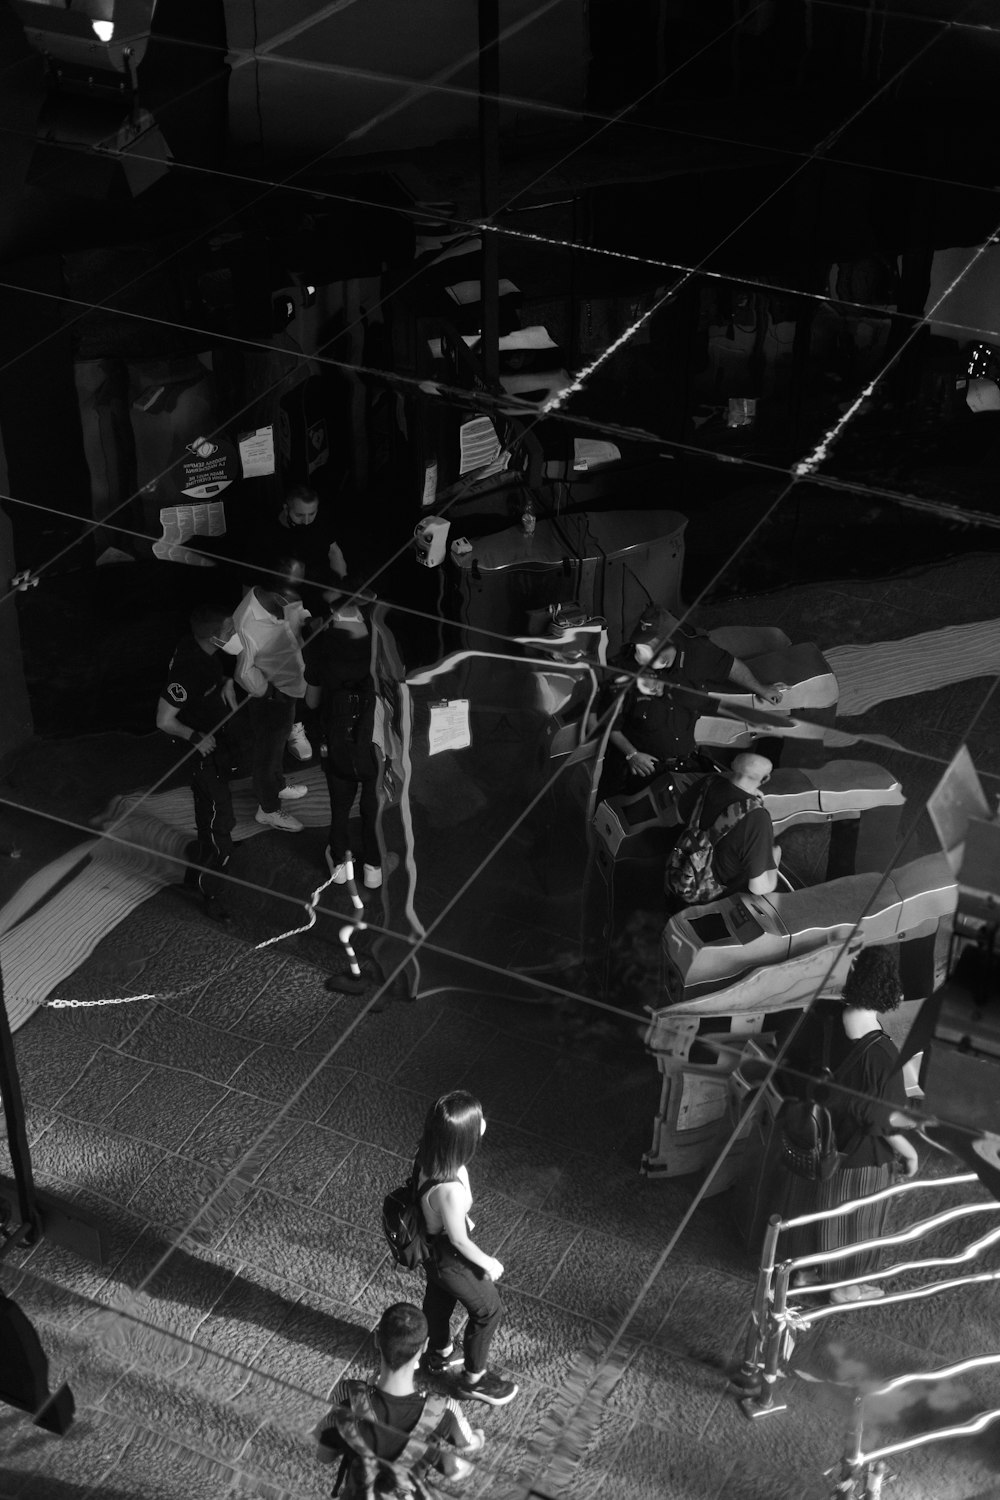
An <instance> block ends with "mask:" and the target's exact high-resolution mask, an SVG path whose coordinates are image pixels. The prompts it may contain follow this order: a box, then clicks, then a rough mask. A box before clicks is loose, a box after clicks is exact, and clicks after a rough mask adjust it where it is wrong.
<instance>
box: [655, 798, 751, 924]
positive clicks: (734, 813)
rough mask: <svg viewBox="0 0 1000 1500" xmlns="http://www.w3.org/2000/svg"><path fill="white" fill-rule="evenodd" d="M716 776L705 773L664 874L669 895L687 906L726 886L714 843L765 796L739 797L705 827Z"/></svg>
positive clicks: (713, 897)
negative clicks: (716, 867) (707, 801)
mask: <svg viewBox="0 0 1000 1500" xmlns="http://www.w3.org/2000/svg"><path fill="white" fill-rule="evenodd" d="M713 779H714V778H713V777H711V776H706V778H705V784H704V786H703V787H702V789H701V792H700V793H699V795H698V800H697V802H696V803H695V805H694V811H693V812H692V814H691V820H690V822H689V823H688V825H687V827H686V828H685V829H684V832H683V833H682V834H681V836H680V838H679V839H678V840H677V842H676V844H675V845H674V847H673V848H672V849H671V851H670V853H669V854H668V855H667V869H666V874H665V875H664V880H663V884H664V889H665V890H666V893H667V895H668V896H675V897H676V898H677V899H678V900H679V901H683V902H684V904H685V906H698V905H700V904H702V903H703V902H705V901H718V899H719V897H720V896H721V895H723V894H724V892H725V887H724V886H722V885H720V884H719V882H718V881H717V880H716V878H715V871H714V862H715V846H716V844H718V842H719V841H720V839H722V838H724V837H725V835H726V834H727V833H728V832H729V830H730V829H731V828H735V827H736V825H737V823H739V822H741V821H742V820H743V819H744V818H745V817H746V815H747V813H748V812H751V811H752V809H753V808H755V807H763V805H764V803H763V799H762V798H760V797H752V798H750V800H749V801H747V800H746V798H744V797H737V798H736V799H735V801H733V802H731V803H730V804H729V806H728V807H726V808H724V810H723V811H722V812H721V813H720V814H719V816H718V817H717V818H716V820H715V822H714V823H712V824H711V826H710V827H708V828H702V826H701V818H702V813H703V812H704V808H705V799H706V798H707V796H708V793H709V791H710V789H711V786H712V782H713Z"/></svg>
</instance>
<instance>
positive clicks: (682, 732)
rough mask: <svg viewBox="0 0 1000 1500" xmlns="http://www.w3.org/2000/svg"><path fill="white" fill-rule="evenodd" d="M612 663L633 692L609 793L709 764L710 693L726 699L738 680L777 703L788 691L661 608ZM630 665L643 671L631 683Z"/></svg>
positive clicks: (614, 750)
mask: <svg viewBox="0 0 1000 1500" xmlns="http://www.w3.org/2000/svg"><path fill="white" fill-rule="evenodd" d="M611 665H613V666H616V667H618V668H619V669H620V670H621V671H622V675H621V677H619V678H618V679H617V680H616V682H615V684H614V687H615V690H616V691H621V689H622V687H624V688H625V696H624V699H623V701H622V707H621V712H620V714H619V716H618V719H617V720H616V723H615V727H614V729H613V730H612V731H611V736H610V740H609V745H608V756H607V760H606V762H605V774H604V778H603V780H602V783H601V796H602V797H610V796H614V795H616V794H618V793H620V792H626V793H628V792H634V791H637V790H638V789H639V788H640V787H641V786H642V784H643V782H644V781H647V780H648V779H649V778H650V777H651V776H656V775H659V773H660V772H661V771H669V770H706V769H708V767H707V766H705V765H702V764H701V763H700V762H699V760H698V758H697V749H696V745H695V738H694V732H695V726H696V724H697V722H698V718H699V715H700V714H702V713H703V712H704V711H705V709H704V695H708V696H710V697H711V696H714V697H721V696H723V694H724V693H725V692H726V691H727V685H728V684H730V683H733V684H735V685H736V686H737V687H738V688H739V689H742V691H744V692H749V693H755V694H756V695H757V696H758V697H759V698H762V699H763V700H764V701H765V702H767V703H769V704H776V703H780V702H781V697H782V694H783V692H784V690H785V684H784V683H782V682H773V683H763V682H760V681H758V679H757V678H756V677H755V676H754V674H753V672H752V671H751V669H750V668H749V667H748V666H747V664H746V662H743V661H740V660H739V658H738V657H735V656H733V655H732V654H731V652H729V651H724V650H723V649H722V647H721V646H716V645H714V644H713V642H712V641H710V640H709V638H708V636H706V635H702V634H701V633H700V632H698V631H694V630H688V629H687V628H686V627H684V626H682V625H681V624H680V622H679V620H678V619H677V617H676V615H673V614H671V613H670V611H669V610H666V609H660V608H657V607H655V606H654V607H652V608H650V609H648V610H646V612H645V613H644V614H643V616H642V618H641V619H640V621H639V624H638V625H637V626H636V628H635V630H634V631H633V632H632V638H631V640H630V641H629V643H628V645H627V646H626V647H625V648H624V649H623V650H622V651H621V652H620V653H619V655H618V657H617V659H616V660H615V662H613V663H611ZM626 670H627V672H628V673H635V674H637V675H636V676H635V679H634V681H632V682H631V683H630V682H629V677H628V676H626V675H625V672H626ZM728 691H729V692H732V691H733V689H732V688H731V687H728ZM699 695H702V696H699Z"/></svg>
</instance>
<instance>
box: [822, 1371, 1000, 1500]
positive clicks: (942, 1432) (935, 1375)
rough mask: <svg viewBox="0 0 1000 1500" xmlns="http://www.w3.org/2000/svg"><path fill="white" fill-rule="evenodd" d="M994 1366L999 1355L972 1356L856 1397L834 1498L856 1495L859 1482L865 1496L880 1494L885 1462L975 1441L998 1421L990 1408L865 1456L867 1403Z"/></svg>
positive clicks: (902, 1377) (995, 1410)
mask: <svg viewBox="0 0 1000 1500" xmlns="http://www.w3.org/2000/svg"><path fill="white" fill-rule="evenodd" d="M996 1365H1000V1354H979V1355H974V1356H973V1357H972V1358H970V1359H963V1360H960V1361H959V1362H958V1364H954V1365H945V1366H943V1367H942V1368H941V1369H937V1370H918V1371H913V1372H912V1373H911V1374H908V1375H897V1376H896V1378H895V1379H894V1380H888V1381H886V1383H885V1384H884V1385H881V1386H878V1387H877V1388H876V1389H874V1390H869V1391H866V1392H865V1393H864V1394H863V1395H859V1396H858V1397H857V1398H856V1399H855V1403H854V1421H853V1422H852V1424H851V1431H850V1433H849V1436H848V1441H849V1450H848V1452H846V1453H845V1454H844V1455H843V1457H842V1458H841V1461H840V1465H839V1474H840V1478H839V1480H838V1482H837V1483H836V1485H835V1487H834V1491H833V1493H834V1495H836V1496H837V1497H844V1496H847V1495H848V1494H851V1495H857V1494H858V1485H859V1484H860V1483H861V1481H862V1480H864V1483H865V1490H864V1493H865V1495H871V1494H881V1484H880V1480H881V1478H882V1477H883V1475H884V1470H885V1460H886V1459H887V1458H893V1457H896V1456H898V1455H899V1454H900V1453H909V1452H910V1451H911V1450H913V1449H915V1448H926V1447H928V1446H929V1445H930V1444H931V1443H943V1442H947V1441H949V1440H950V1439H951V1438H962V1437H975V1436H976V1435H977V1434H978V1433H980V1432H985V1431H986V1429H987V1428H988V1427H991V1426H992V1425H993V1423H994V1422H996V1421H997V1420H998V1419H1000V1407H994V1408H992V1409H991V1410H989V1411H982V1412H980V1413H979V1414H978V1416H975V1417H972V1418H970V1419H969V1421H968V1422H961V1423H956V1424H955V1425H954V1426H951V1427H935V1428H932V1429H930V1430H929V1431H927V1432H919V1433H917V1434H916V1435H915V1436H914V1437H910V1438H904V1439H902V1440H901V1441H900V1442H898V1443H885V1444H883V1446H882V1447H881V1448H872V1449H870V1450H869V1451H868V1452H867V1453H866V1452H864V1451H863V1449H862V1447H861V1437H862V1432H863V1429H864V1420H865V1405H866V1403H867V1402H869V1401H877V1400H878V1399H879V1397H880V1396H887V1395H889V1394H890V1393H891V1392H892V1391H898V1390H901V1389H902V1388H903V1387H904V1386H908V1385H924V1384H928V1383H930V1382H934V1383H937V1382H938V1381H941V1380H951V1379H953V1378H954V1377H955V1376H957V1375H964V1374H966V1373H967V1372H968V1371H969V1370H979V1369H984V1368H986V1367H989V1366H996ZM835 1472H836V1466H835V1467H834V1468H832V1469H827V1470H826V1474H827V1476H828V1477H829V1476H832V1475H833V1474H834V1473H835Z"/></svg>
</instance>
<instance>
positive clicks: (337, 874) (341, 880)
mask: <svg viewBox="0 0 1000 1500" xmlns="http://www.w3.org/2000/svg"><path fill="white" fill-rule="evenodd" d="M323 853H324V855H325V856H326V868H327V869H328V870H329V871H330V879H331V880H332V881H333V883H334V885H346V884H347V879H348V874H349V871H348V868H347V865H346V864H339V865H338V864H335V863H334V859H333V855H332V854H331V853H330V845H329V844H327V846H326V848H325V849H324V850H323Z"/></svg>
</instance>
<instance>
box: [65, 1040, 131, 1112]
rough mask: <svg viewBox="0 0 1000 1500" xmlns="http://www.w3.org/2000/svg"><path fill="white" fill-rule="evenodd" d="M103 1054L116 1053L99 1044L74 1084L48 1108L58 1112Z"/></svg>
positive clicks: (112, 1049) (110, 1048)
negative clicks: (68, 1095)
mask: <svg viewBox="0 0 1000 1500" xmlns="http://www.w3.org/2000/svg"><path fill="white" fill-rule="evenodd" d="M102 1052H112V1053H113V1052H114V1048H113V1047H109V1046H108V1045H107V1043H106V1042H99V1043H98V1044H97V1046H96V1047H95V1048H94V1050H93V1052H91V1054H90V1056H89V1057H88V1058H87V1060H86V1061H85V1062H84V1063H82V1064H81V1067H80V1071H79V1073H77V1074H76V1076H75V1078H74V1079H73V1082H72V1083H71V1084H69V1085H67V1087H66V1088H64V1089H63V1091H62V1093H61V1094H59V1095H57V1096H56V1098H55V1099H54V1100H53V1102H52V1104H50V1105H49V1106H48V1108H50V1109H53V1110H58V1108H59V1105H60V1104H61V1103H62V1101H63V1100H64V1099H65V1098H66V1095H67V1094H71V1093H72V1092H73V1090H74V1089H75V1088H76V1086H77V1084H78V1083H81V1082H82V1081H83V1078H84V1075H85V1074H86V1073H87V1071H88V1069H89V1068H90V1067H91V1065H92V1064H93V1063H95V1062H96V1061H97V1059H98V1057H99V1056H100V1055H101V1053H102ZM130 1061H134V1059H130ZM146 1071H147V1073H148V1072H149V1065H148V1064H147V1068H146Z"/></svg>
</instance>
